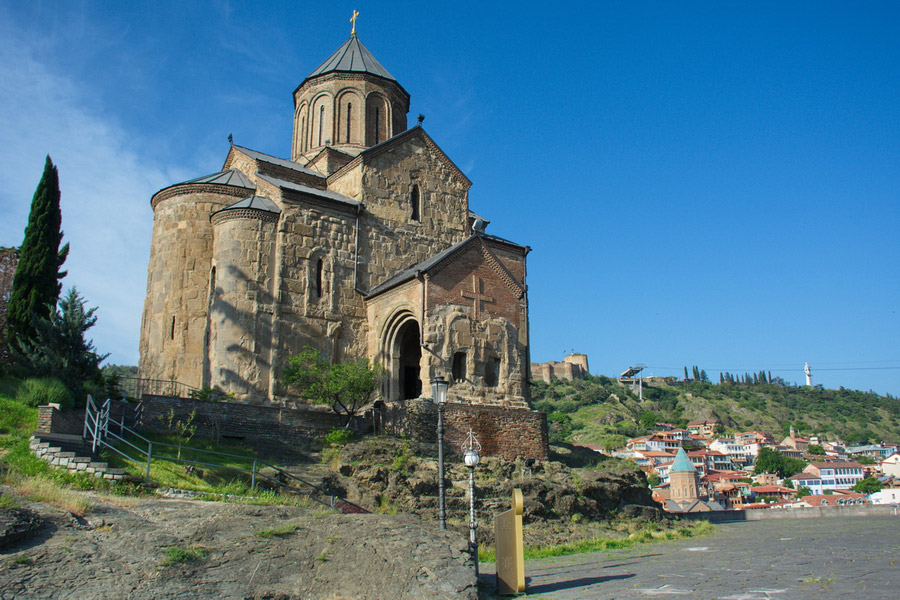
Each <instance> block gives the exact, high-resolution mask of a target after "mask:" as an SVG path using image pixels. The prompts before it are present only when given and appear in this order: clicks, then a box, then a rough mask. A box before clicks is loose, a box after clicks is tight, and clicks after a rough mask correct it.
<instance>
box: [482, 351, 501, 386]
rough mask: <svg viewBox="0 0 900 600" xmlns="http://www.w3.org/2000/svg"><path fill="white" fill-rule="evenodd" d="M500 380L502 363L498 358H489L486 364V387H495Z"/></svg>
mask: <svg viewBox="0 0 900 600" xmlns="http://www.w3.org/2000/svg"><path fill="white" fill-rule="evenodd" d="M499 380H500V361H499V360H498V359H496V358H489V359H488V360H487V362H485V363H484V385H486V386H488V387H494V386H496V385H497V382H498V381H499Z"/></svg>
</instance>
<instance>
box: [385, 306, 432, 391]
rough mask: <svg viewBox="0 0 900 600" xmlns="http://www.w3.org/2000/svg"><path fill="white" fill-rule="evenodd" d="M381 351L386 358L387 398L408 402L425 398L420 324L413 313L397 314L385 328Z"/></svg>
mask: <svg viewBox="0 0 900 600" xmlns="http://www.w3.org/2000/svg"><path fill="white" fill-rule="evenodd" d="M382 352H383V354H384V356H385V357H386V358H387V360H386V362H387V365H386V366H387V378H386V381H385V390H384V392H385V397H386V398H387V399H389V400H408V399H410V398H418V397H419V396H421V395H422V381H421V379H420V377H419V373H420V364H421V361H422V347H421V346H420V336H419V323H418V322H417V321H416V319H415V317H414V316H413V314H412V313H410V312H406V311H404V312H402V313H400V314H398V315H396V316H395V317H394V318H393V319H392V321H391V324H390V325H389V326H388V327H387V328H386V329H385V336H384V339H383V345H382Z"/></svg>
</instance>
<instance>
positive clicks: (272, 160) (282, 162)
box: [234, 144, 325, 179]
mask: <svg viewBox="0 0 900 600" xmlns="http://www.w3.org/2000/svg"><path fill="white" fill-rule="evenodd" d="M234 147H235V148H237V149H238V150H239V151H240V152H241V154H246V155H247V156H249V157H250V158H252V159H253V160H261V161H263V162H267V163H269V164H271V165H278V166H279V167H284V168H285V169H291V170H292V171H297V172H298V173H303V174H304V175H312V176H314V177H318V178H319V179H325V176H324V175H322V174H321V173H319V172H318V171H313V170H312V169H307V168H306V167H304V166H303V165H300V164H298V163H295V162H294V161H292V160H287V159H284V158H278V157H277V156H271V155H269V154H264V153H262V152H257V151H256V150H251V149H250V148H244V147H243V146H238V145H237V144H235V146H234Z"/></svg>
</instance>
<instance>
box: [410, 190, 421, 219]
mask: <svg viewBox="0 0 900 600" xmlns="http://www.w3.org/2000/svg"><path fill="white" fill-rule="evenodd" d="M409 207H410V211H411V213H410V216H409V218H410V219H412V220H413V221H418V220H419V186H418V185H413V187H412V191H411V192H410V193H409Z"/></svg>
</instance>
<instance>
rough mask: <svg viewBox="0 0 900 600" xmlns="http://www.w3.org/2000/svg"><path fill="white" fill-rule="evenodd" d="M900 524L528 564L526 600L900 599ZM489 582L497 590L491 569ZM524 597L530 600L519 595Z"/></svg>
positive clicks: (748, 530) (859, 522)
mask: <svg viewBox="0 0 900 600" xmlns="http://www.w3.org/2000/svg"><path fill="white" fill-rule="evenodd" d="M895 563H900V518H898V517H850V518H828V519H796V520H795V519H790V520H773V521H757V522H747V523H736V524H722V525H718V526H717V531H716V533H714V534H712V535H709V536H704V537H700V538H695V539H687V540H679V541H677V542H666V543H657V544H648V545H643V546H638V547H636V548H632V549H630V550H620V551H613V552H608V553H606V552H598V553H594V554H581V555H575V556H568V557H563V558H552V559H542V560H534V561H527V562H526V565H525V573H526V583H527V585H528V594H527V595H526V596H524V597H527V598H545V599H547V600H575V599H578V600H587V599H606V600H621V599H627V600H636V599H641V600H643V599H651V600H666V599H669V598H672V599H682V598H683V599H690V600H693V599H698V600H818V599H828V598H840V599H841V600H850V599H853V600H855V599H860V600H896V599H898V598H900V564H895ZM484 566H485V568H484V569H483V571H484V572H483V573H482V582H484V581H485V580H488V581H493V580H494V575H493V565H484ZM520 597H523V596H520Z"/></svg>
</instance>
